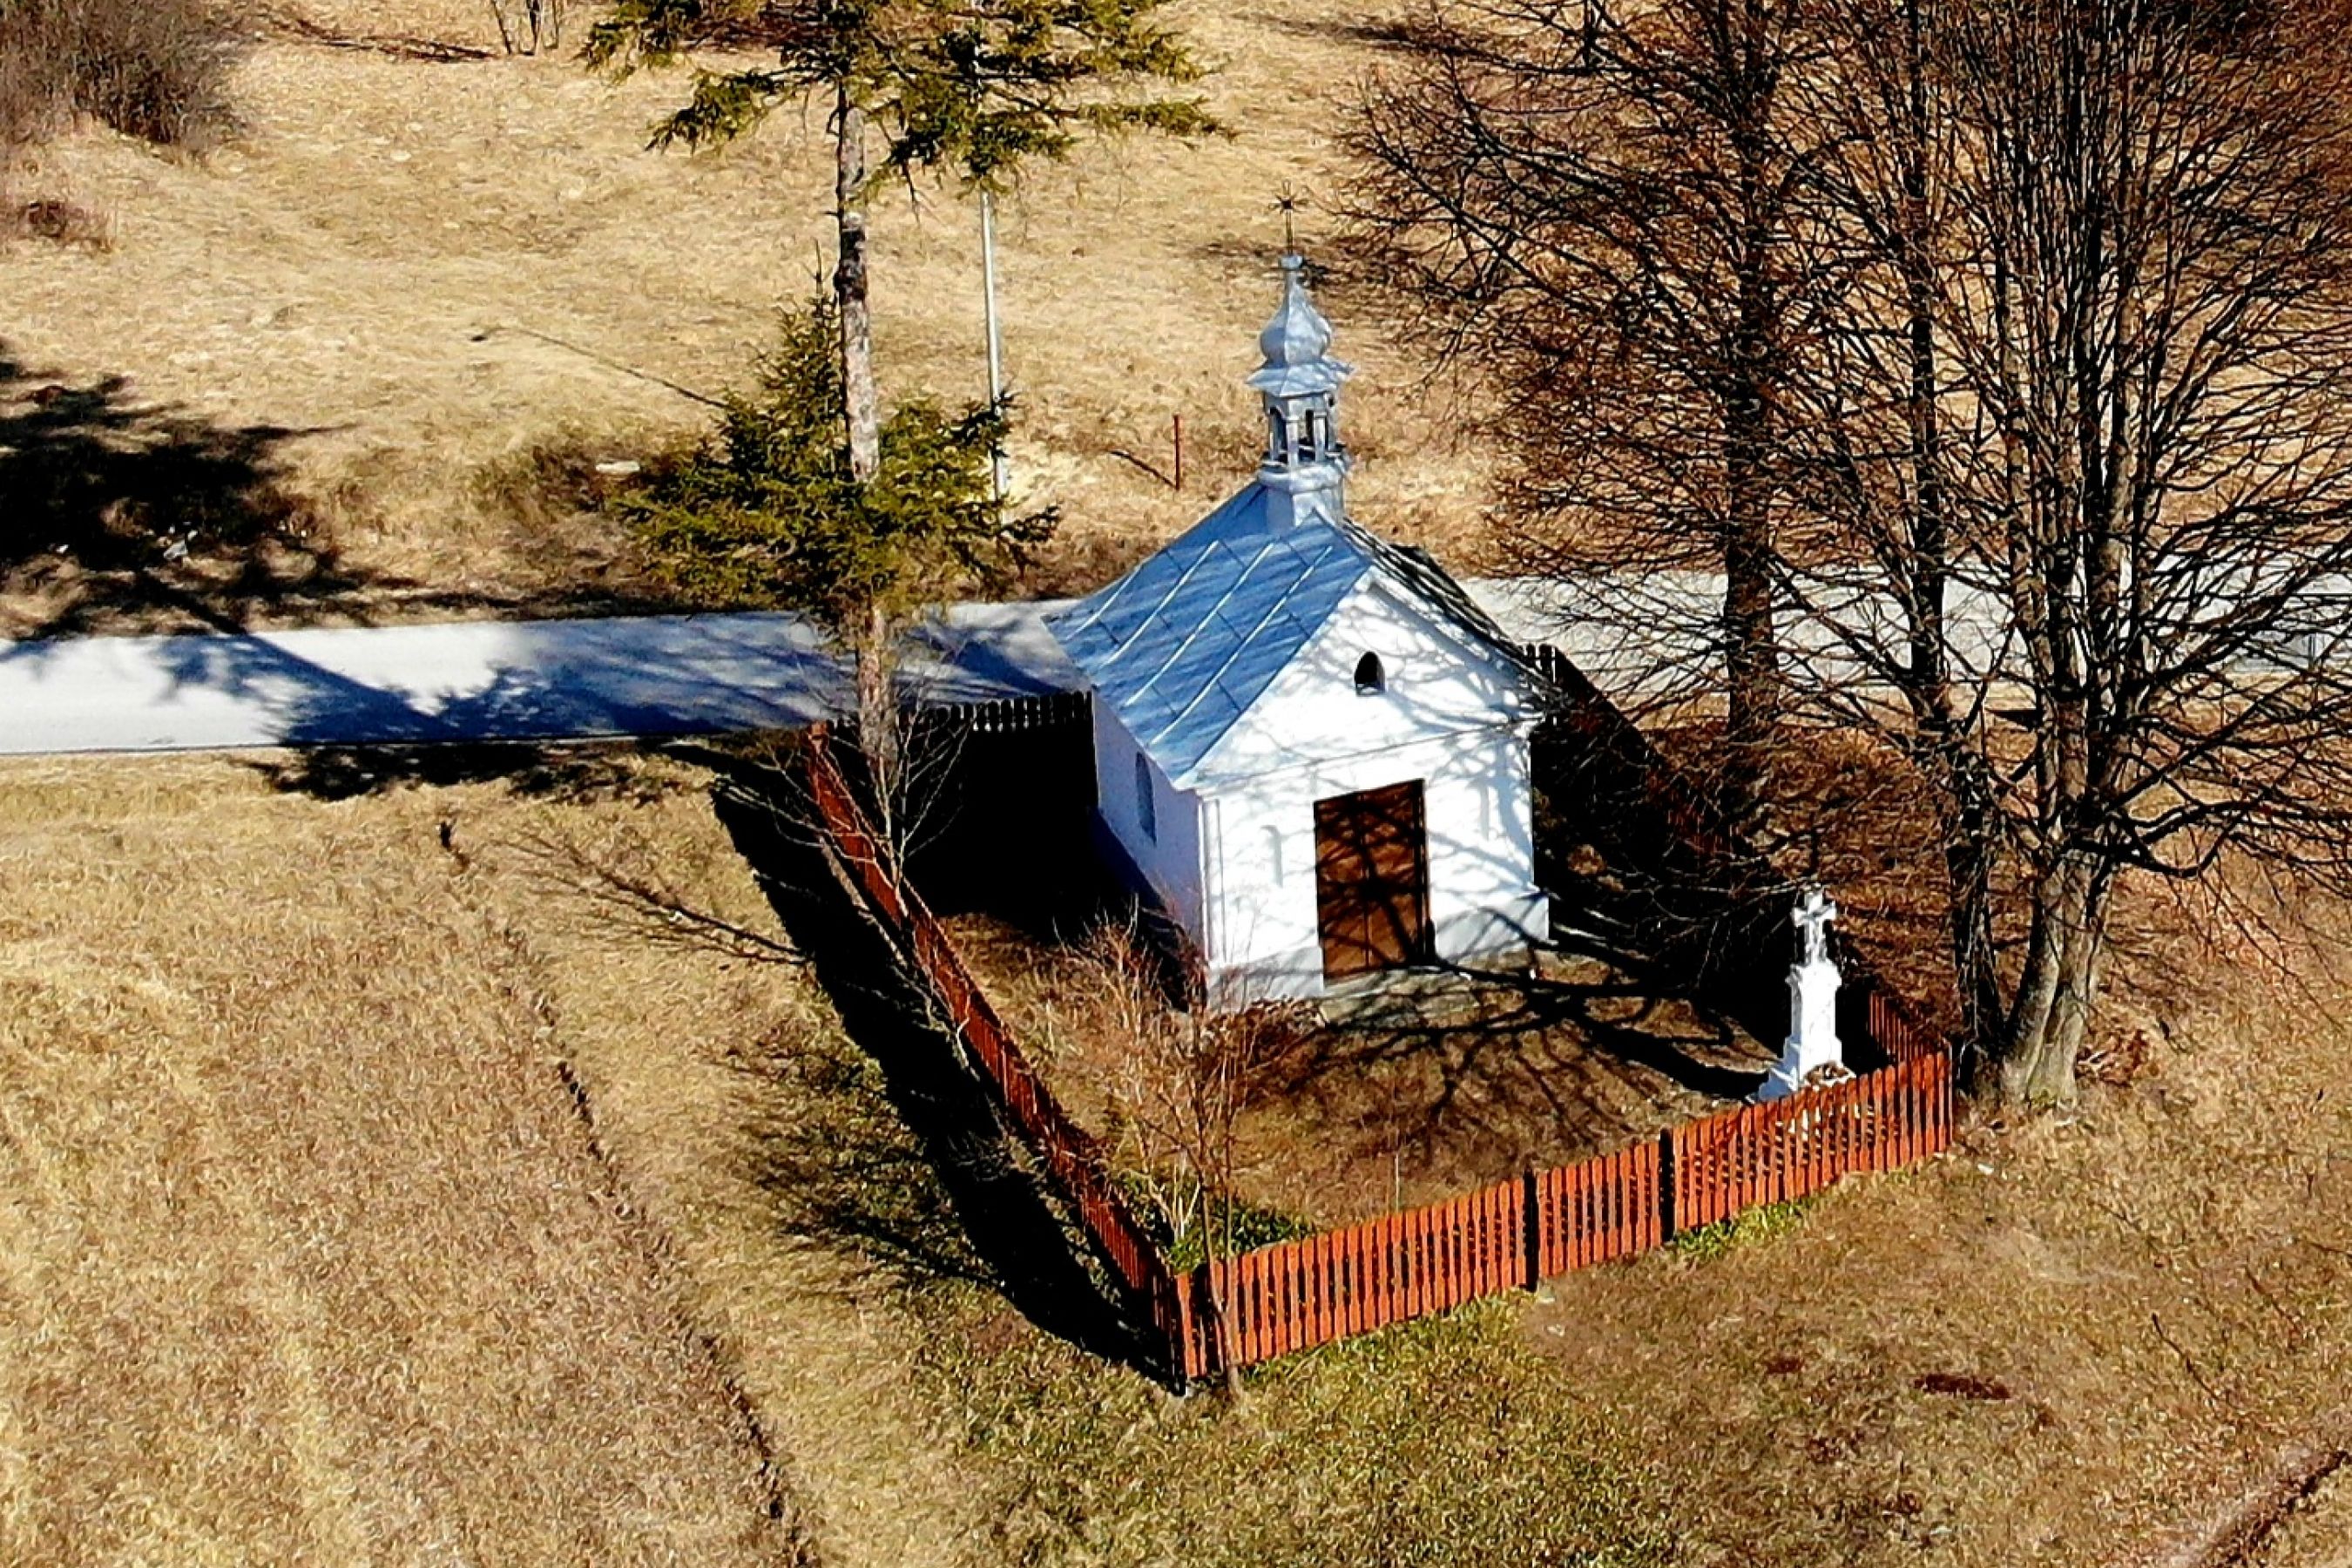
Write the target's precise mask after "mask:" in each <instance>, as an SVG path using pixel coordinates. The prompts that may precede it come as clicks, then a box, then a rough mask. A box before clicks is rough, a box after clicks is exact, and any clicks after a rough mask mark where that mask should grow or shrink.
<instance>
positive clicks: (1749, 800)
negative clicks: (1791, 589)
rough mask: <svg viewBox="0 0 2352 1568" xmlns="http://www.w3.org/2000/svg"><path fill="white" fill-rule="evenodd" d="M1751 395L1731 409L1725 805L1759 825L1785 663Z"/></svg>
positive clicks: (1758, 424) (1759, 429)
mask: <svg viewBox="0 0 2352 1568" xmlns="http://www.w3.org/2000/svg"><path fill="white" fill-rule="evenodd" d="M1756 401H1757V400H1756V399H1755V398H1754V397H1753V395H1752V391H1751V392H1749V393H1746V394H1742V395H1735V397H1734V399H1733V407H1732V409H1731V410H1730V414H1731V419H1730V420H1729V421H1728V424H1729V426H1730V429H1729V435H1730V437H1731V439H1730V442H1729V446H1730V448H1731V450H1730V465H1729V467H1730V471H1729V474H1728V480H1729V488H1730V494H1729V496H1728V498H1727V502H1728V510H1727V518H1726V527H1725V531H1724V533H1725V537H1724V542H1723V647H1724V674H1725V710H1724V742H1725V751H1726V757H1725V761H1726V774H1725V779H1724V805H1725V807H1726V809H1727V811H1728V812H1729V813H1730V814H1731V816H1732V818H1733V819H1734V820H1735V821H1738V822H1740V823H1743V824H1748V823H1752V822H1753V821H1754V820H1755V819H1756V817H1757V816H1758V815H1759V812H1760V811H1761V809H1762V806H1763V803H1764V802H1765V800H1766V799H1767V798H1768V797H1769V794H1770V779H1769V775H1770V757H1771V749H1772V742H1773V736H1774V732H1775V731H1776V729H1777V728H1778V726H1779V723H1780V658H1779V648H1778V644H1777V642H1776V640H1775V633H1774V630H1773V625H1772V538H1771V531H1770V530H1771V525H1770V521H1769V506H1768V502H1767V498H1766V495H1765V490H1766V487H1767V480H1766V479H1765V477H1764V473H1763V465H1762V462H1761V460H1760V459H1761V453H1762V443H1763V441H1764V439H1765V432H1764V428H1763V426H1764V416H1763V412H1762V410H1761V408H1760V407H1758V406H1755V404H1756Z"/></svg>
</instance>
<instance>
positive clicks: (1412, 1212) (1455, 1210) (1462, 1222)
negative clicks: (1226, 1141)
mask: <svg viewBox="0 0 2352 1568" xmlns="http://www.w3.org/2000/svg"><path fill="white" fill-rule="evenodd" d="M1527 1226H1528V1221H1527V1194H1526V1186H1525V1184H1524V1183H1522V1182H1518V1181H1509V1182H1499V1183H1497V1184H1495V1185H1494V1186H1491V1187H1486V1188H1484V1189H1482V1190H1481V1191H1478V1192H1475V1193H1470V1194H1465V1195H1464V1196H1462V1197H1458V1198H1449V1199H1447V1200H1446V1201H1445V1202H1444V1203H1436V1204H1431V1205H1428V1206H1427V1207H1425V1208H1417V1209H1406V1210H1404V1211H1402V1212H1401V1213H1397V1214H1389V1215H1381V1217H1380V1218H1378V1219H1376V1220H1371V1221H1368V1222H1367V1223H1365V1224H1363V1225H1358V1226H1349V1227H1347V1228H1346V1229H1344V1230H1327V1231H1324V1232H1323V1233H1322V1234H1320V1235H1318V1236H1310V1237H1306V1238H1304V1239H1302V1240H1298V1241H1284V1242H1277V1243H1276V1244H1275V1245H1274V1246H1272V1247H1259V1248H1258V1249H1257V1250H1256V1251H1255V1252H1244V1253H1243V1254H1242V1255H1241V1256H1240V1257H1238V1258H1217V1259H1215V1260H1214V1261H1213V1262H1211V1263H1210V1264H1209V1265H1208V1266H1207V1268H1208V1274H1209V1284H1210V1288H1211V1289H1213V1291H1214V1298H1213V1299H1214V1300H1215V1301H1216V1302H1217V1304H1218V1305H1219V1307H1220V1308H1221V1309H1222V1312H1223V1320H1224V1323H1225V1329H1226V1342H1227V1343H1228V1344H1229V1345H1230V1346H1231V1348H1232V1354H1233V1358H1234V1364H1236V1365H1239V1366H1248V1365H1250V1364H1251V1363H1255V1362H1261V1361H1267V1360H1271V1359H1272V1358H1273V1357H1275V1356H1278V1355H1286V1354H1287V1353H1288V1352H1292V1351H1296V1350H1304V1349H1306V1348H1307V1346H1309V1345H1319V1344H1328V1343H1329V1342H1331V1341H1333V1340H1338V1339H1345V1338H1346V1337H1348V1336H1349V1335H1350V1334H1360V1333H1366V1332H1369V1331H1371V1330H1373V1329H1378V1328H1384V1327H1386V1326H1387V1325H1388V1324H1390V1323H1398V1322H1402V1321H1405V1320H1406V1319H1408V1318H1418V1317H1421V1316H1423V1314H1425V1313H1429V1312H1442V1311H1444V1310H1445V1309H1446V1308H1448V1307H1458V1306H1460V1305H1461V1304H1462V1303H1463V1302H1465V1301H1470V1300H1476V1299H1477V1298H1478V1297H1481V1296H1491V1295H1494V1294H1496V1292H1497V1291H1502V1290H1510V1289H1523V1288H1525V1287H1526V1286H1528V1285H1529V1284H1531V1283H1532V1282H1533V1281H1531V1280H1530V1279H1528V1243H1527ZM1200 1348H1201V1349H1202V1351H1204V1352H1205V1351H1207V1350H1208V1349H1209V1348H1210V1347H1208V1346H1206V1345H1203V1346H1202V1347H1200ZM1189 1359H1190V1358H1188V1360H1189ZM1206 1370H1207V1369H1206V1368H1205V1367H1204V1368H1203V1371H1206Z"/></svg>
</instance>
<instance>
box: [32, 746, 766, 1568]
mask: <svg viewBox="0 0 2352 1568" xmlns="http://www.w3.org/2000/svg"><path fill="white" fill-rule="evenodd" d="M435 826H436V816H435V803H433V802H431V801H430V800H426V799H422V798H415V797H412V798H407V799H404V800H398V801H394V802H392V803H389V804H388V805H385V804H377V803H370V804H368V805H354V806H351V807H335V806H322V805H318V804H316V803H313V802H310V801H308V800H305V799H300V798H288V797H281V796H278V795H273V794H272V793H271V792H270V791H269V789H268V787H267V786H266V785H265V784H263V782H262V781H261V780H260V779H259V778H258V777H257V775H255V774H254V773H251V772H249V771H247V770H245V769H243V768H240V767H238V766H236V765H235V764H232V763H223V762H220V761H175V762H163V763H152V764H142V765H140V766H136V767H108V766H103V765H89V764H49V763H17V764H12V765H11V766H9V767H8V768H6V769H5V771H0V1559H5V1560H6V1561H9V1562H14V1563H123V1562H144V1563H228V1562H253V1563H258V1562H272V1563H296V1562H317V1563H362V1562H371V1561H385V1562H439V1561H465V1562H473V1563H590V1562H594V1563H624V1562H644V1563H656V1562H676V1561H681V1560H683V1561H691V1562H697V1563H747V1562H775V1561H780V1560H782V1559H784V1558H785V1557H786V1556H787V1555H788V1550H787V1549H788V1546H789V1542H788V1541H787V1540H786V1538H785V1534H784V1527H783V1526H782V1525H775V1524H771V1523H770V1522H769V1521H768V1520H767V1519H766V1517H765V1514H764V1509H765V1505H766V1496H765V1493H764V1491H763V1489H762V1485H761V1478H760V1473H759V1466H758V1460H757V1456H756V1454H755V1453H754V1452H753V1451H752V1449H751V1446H750V1445H749V1444H748V1442H747V1440H746V1434H745V1432H744V1430H743V1429H742V1424H741V1422H740V1419H739V1417H738V1416H737V1415H735V1413H734V1411H733V1410H732V1409H731V1407H730V1405H729V1403H728V1399H727V1395H726V1392H725V1390H724V1388H723V1387H722V1385H721V1383H720V1380H719V1373H718V1370H717V1369H716V1367H715V1366H714V1365H713V1363H711V1362H710V1360H709V1357H708V1356H707V1355H705V1354H703V1353H702V1352H699V1351H698V1349H697V1348H696V1344H695V1342H694V1341H693V1339H692V1338H691V1336H689V1335H688V1334H687V1333H685V1332H683V1331H682V1323H681V1320H680V1318H679V1317H678V1308H677V1301H676V1300H675V1299H674V1289H673V1286H672V1284H671V1282H670V1281H668V1280H667V1279H665V1278H664V1277H663V1275H662V1272H661V1270H660V1268H659V1267H658V1264H657V1256H656V1254H653V1253H649V1252H648V1250H647V1249H646V1247H644V1246H643V1245H641V1239H640V1238H639V1237H635V1236H633V1234H632V1232H631V1229H630V1227H629V1226H628V1225H627V1224H625V1222H624V1221H623V1220H622V1219H621V1218H619V1217H617V1216H616V1212H615V1207H614V1197H615V1194H614V1191H613V1190H612V1186H611V1183H610V1180H609V1178H608V1175H607V1173H606V1172H605V1171H604V1169H603V1168H602V1167H600V1165H599V1164H598V1163H597V1161H596V1160H595V1159H594V1158H593V1157H592V1155H591V1154H590V1152H589V1148H588V1144H587V1142H586V1140H585V1138H584V1136H583V1131H582V1127H581V1125H580V1123H579V1121H578V1120H577V1118H576V1116H575V1113H574V1112H573V1110H572V1108H571V1105H570V1103H569V1102H568V1100H567V1099H566V1097H565V1093H564V1090H563V1089H562V1084H561V1082H560V1080H559V1079H558V1077H557V1075H556V1071H555V1059H554V1058H555V1054H556V1052H557V1051H558V1050H559V1049H560V1048H561V1042H560V1040H559V1039H558V1037H557V1035H556V1032H555V1031H556V1020H555V1019H554V1018H552V1017H551V1015H550V1014H549V1013H548V1011H547V1008H546V1005H545V993H544V991H543V990H542V988H541V986H540V984H538V983H537V981H536V979H535V977H534V976H533V974H532V973H531V972H530V968H529V966H528V963H527V962H526V961H525V959H524V958H523V957H522V956H521V954H520V952H519V951H518V949H517V948H516V947H515V945H514V943H513V942H512V939H511V933H510V932H509V930H508V929H507V927H506V926H505V924H504V922H503V920H502V917H501V916H499V914H498V913H497V912H496V911H495V910H489V909H487V908H485V907H483V906H482V905H480V904H479V903H478V902H477V901H476V900H472V899H471V898H470V897H469V896H468V895H467V890H466V889H465V887H464V886H463V882H462V879H458V878H454V877H453V876H452V874H451V868H450V861H449V858H447V857H445V856H443V855H441V854H440V853H439V852H438V850H437V847H436V843H435Z"/></svg>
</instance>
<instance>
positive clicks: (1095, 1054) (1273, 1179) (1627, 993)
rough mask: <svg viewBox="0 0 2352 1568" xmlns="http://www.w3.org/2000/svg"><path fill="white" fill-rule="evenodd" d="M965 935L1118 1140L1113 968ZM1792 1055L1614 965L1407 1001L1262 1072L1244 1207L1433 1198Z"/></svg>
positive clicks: (1607, 1138)
mask: <svg viewBox="0 0 2352 1568" xmlns="http://www.w3.org/2000/svg"><path fill="white" fill-rule="evenodd" d="M948 924H949V929H950V932H951V933H952V934H953V935H954V937H955V938H956V940H957V942H958V943H959V944H960V946H961V951H962V952H963V953H964V955H965V957H966V959H967V960H968V961H969V962H970V963H971V965H972V967H973V969H974V971H975V972H976V973H977V974H978V975H979V977H980V980H981V983H982V986H983V987H984V988H985V989H986V990H987V992H988V994H989V995H990V997H991V998H992V1000H993V1001H994V1002H995V1003H996V1005H997V1006H998V1007H999V1008H1000V1009H1001V1010H1002V1011H1003V1013H1004V1015H1005V1017H1006V1020H1007V1022H1008V1023H1010V1024H1012V1025H1013V1028H1014V1030H1015V1032H1016V1033H1017V1034H1018V1036H1019V1037H1020V1038H1021V1039H1022V1041H1023V1042H1024V1049H1027V1050H1030V1051H1031V1052H1032V1053H1033V1054H1034V1056H1035V1057H1036V1058H1037V1059H1038V1062H1039V1065H1040V1066H1041V1068H1043V1069H1044V1070H1045V1073H1046V1076H1047V1078H1048V1079H1050V1081H1051V1082H1052V1083H1053V1085H1054V1088H1055V1092H1056V1093H1057V1094H1058V1095H1060V1096H1061V1097H1062V1098H1063V1100H1064V1101H1065V1103H1066V1104H1067V1105H1068V1106H1069V1108H1070V1110H1071V1111H1072V1113H1073V1114H1074V1115H1076V1116H1077V1117H1078V1118H1079V1120H1080V1121H1082V1122H1083V1123H1084V1124H1086V1125H1087V1126H1089V1127H1092V1128H1094V1129H1096V1130H1097V1131H1105V1130H1108V1128H1109V1127H1110V1126H1111V1118H1112V1115H1113V1097H1112V1094H1111V1093H1110V1091H1109V1089H1108V1086H1110V1085H1113V1084H1115V1083H1117V1082H1118V1071H1117V1066H1118V1064H1117V1063H1116V1062H1114V1061H1112V1060H1110V1059H1108V1053H1109V1052H1111V1051H1114V1050H1116V1049H1117V1048H1118V1041H1119V1039H1120V1037H1121V1030H1120V1027H1119V1026H1118V1023H1117V1021H1116V1020H1115V1019H1113V1018H1111V1017H1109V1016H1107V1007H1108V1003H1107V1000H1106V996H1105V992H1104V987H1103V984H1102V981H1101V976H1100V974H1099V973H1098V971H1097V969H1096V967H1095V966H1094V965H1093V964H1091V963H1088V962H1087V958H1086V956H1085V954H1084V952H1082V951H1081V950H1080V949H1079V948H1077V947H1074V946H1071V945H1068V944H1065V943H1058V942H1041V941H1039V940H1038V939H1036V938H1034V937H1033V936H1030V935H1028V934H1027V933H1025V932H1024V931H1020V930H1018V929H1015V928H1013V927H1010V926H1007V925H1005V924H1004V923H1003V922H1001V921H995V920H992V919H991V918H989V917H987V916H983V915H961V916H957V917H955V918H953V919H951V920H950V921H949V922H948ZM1776 1054H1777V1053H1776V1052H1773V1051H1768V1050H1766V1049H1764V1048H1763V1047H1761V1046H1759V1044H1758V1043H1757V1042H1756V1041H1755V1040H1753V1039H1751V1038H1749V1037H1748V1036H1747V1035H1746V1034H1745V1033H1743V1032H1741V1031H1740V1030H1738V1028H1737V1027H1736V1026H1731V1025H1727V1024H1716V1023H1710V1022H1707V1021H1705V1020H1702V1019H1701V1018H1700V1017H1699V1016H1698V1015H1697V1014H1696V1012H1695V1011H1694V1010H1693V1009H1692V1008H1691V1007H1690V1006H1689V1005H1687V1004H1686V1003H1684V1002H1681V1001H1678V1000H1676V999H1674V998H1671V997H1658V996H1652V995H1647V994H1643V986H1641V985H1640V984H1638V983H1637V982H1633V981H1631V980H1629V979H1628V978H1627V977H1626V976H1625V975H1623V974H1622V973H1619V972H1618V971H1616V970H1613V969H1612V968H1611V967H1609V966H1608V965H1607V964H1604V963H1601V962H1599V961H1597V960H1591V959H1583V958H1576V957H1570V956H1568V955H1565V954H1554V955H1548V956H1547V957H1546V959H1545V962H1544V964H1543V966H1542V969H1541V971H1540V973H1538V975H1536V976H1534V977H1532V978H1529V977H1521V976H1514V975H1503V974H1496V975H1493V976H1481V977H1478V978H1475V979H1469V978H1463V977H1447V978H1444V979H1443V980H1440V981H1437V982H1434V983H1432V984H1425V985H1423V984H1407V985H1404V986H1398V987H1392V988H1391V991H1390V993H1389V994H1387V995H1385V996H1381V997H1377V998H1375V997H1366V998H1364V999H1362V1000H1361V1001H1360V1003H1359V1004H1358V1005H1355V1006H1353V1007H1341V1008H1339V1009H1335V1010H1334V1011H1333V1015H1332V1017H1331V1018H1330V1020H1329V1021H1328V1022H1324V1023H1322V1024H1319V1025H1318V1026H1313V1027H1310V1028H1307V1029H1305V1030H1303V1031H1300V1032H1297V1033H1296V1034H1295V1035H1293V1036H1291V1037H1288V1038H1287V1039H1286V1042H1285V1045H1284V1047H1283V1048H1282V1049H1281V1050H1280V1051H1279V1052H1278V1053H1277V1054H1276V1055H1275V1056H1274V1058H1272V1059H1271V1060H1269V1061H1268V1062H1267V1063H1266V1065H1265V1069H1264V1070H1263V1071H1262V1072H1260V1073H1258V1074H1256V1075H1255V1079H1254V1081H1253V1082H1252V1083H1251V1084H1250V1085H1249V1087H1248V1091H1247V1095H1246V1101H1247V1103H1246V1109H1245V1110H1244V1113H1243V1115H1242V1118H1241V1121H1240V1124H1239V1126H1238V1128H1237V1129H1236V1131H1237V1135H1238V1144H1239V1147H1238V1149H1237V1158H1236V1169H1235V1172H1234V1178H1235V1181H1234V1184H1235V1186H1236V1188H1237V1195H1238V1196H1240V1197H1242V1198H1243V1199H1244V1200H1246V1201H1247V1202H1249V1203H1251V1204H1254V1205H1258V1206H1260V1207H1263V1208H1266V1209H1271V1210H1273V1211H1275V1212H1276V1213H1277V1214H1281V1215H1286V1216H1289V1217H1291V1218H1294V1219H1298V1220H1304V1221H1306V1222H1307V1223H1310V1224H1313V1225H1317V1226H1337V1225H1351V1224H1354V1223H1356V1222H1358V1221H1360V1220H1365V1219H1370V1218H1371V1217H1373V1216H1374V1215H1381V1214H1384V1213H1387V1212H1389V1211H1390V1210H1391V1209H1397V1208H1404V1207H1411V1206H1412V1205H1419V1204H1426V1203H1435V1202H1437V1201H1439V1200H1440V1199H1444V1198H1449V1197H1454V1196H1456V1195H1458V1194H1462V1193H1465V1192H1468V1191H1470V1190H1472V1189H1473V1188H1475V1187H1483V1186H1486V1185H1487V1184H1490V1183H1493V1182H1498V1181H1504V1180H1507V1179H1508V1178H1510V1177H1512V1176H1515V1175H1517V1174H1518V1173H1520V1172H1522V1171H1526V1170H1530V1169H1537V1170H1540V1169H1543V1168H1545V1167H1548V1166H1551V1165H1561V1164H1568V1163H1573V1162H1575V1161H1579V1160H1584V1159H1589V1158H1591V1156H1593V1155H1596V1154H1601V1153H1605V1152H1609V1151H1611V1150H1613V1149H1619V1148H1622V1147H1623V1146H1625V1145H1626V1144H1628V1143H1631V1142H1634V1141H1636V1140H1638V1139H1641V1138H1643V1137H1645V1136H1651V1135H1654V1134H1655V1133H1656V1132H1658V1131H1660V1130H1662V1129H1664V1128H1667V1127H1671V1126H1674V1125H1675V1124H1676V1123H1678V1122H1681V1121H1688V1120H1690V1119H1692V1118H1693V1117H1697V1116H1705V1115H1707V1114H1709V1113H1711V1112H1713V1111H1716V1110H1722V1109H1724V1107H1725V1106H1727V1105H1728V1104H1731V1103H1734V1102H1735V1101H1736V1100H1737V1098H1738V1095H1739V1094H1742V1093H1744V1092H1745V1091H1746V1089H1747V1088H1748V1087H1749V1086H1750V1085H1752V1083H1753V1082H1754V1080H1755V1079H1757V1078H1759V1076H1760V1075H1761V1074H1762V1072H1763V1070H1764V1069H1765V1068H1767V1067H1769V1066H1770V1065H1771V1062H1772V1059H1773V1058H1774V1056H1775V1055H1776Z"/></svg>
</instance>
